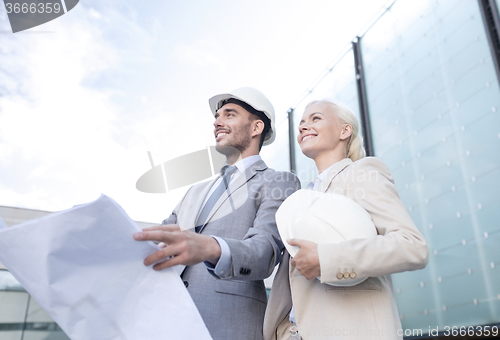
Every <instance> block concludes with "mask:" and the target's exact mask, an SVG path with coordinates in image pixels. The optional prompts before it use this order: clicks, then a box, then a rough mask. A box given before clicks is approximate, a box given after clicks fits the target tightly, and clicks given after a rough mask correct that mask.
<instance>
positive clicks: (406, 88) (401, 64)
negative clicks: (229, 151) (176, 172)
mask: <svg viewBox="0 0 500 340" xmlns="http://www.w3.org/2000/svg"><path fill="white" fill-rule="evenodd" d="M491 2H492V1H489V3H491ZM485 3H488V1H470V0H422V1H402V0H399V1H394V2H393V3H392V4H391V5H390V6H388V8H387V10H386V11H385V13H384V14H383V15H382V16H381V17H380V18H378V20H376V21H375V22H374V23H373V24H372V26H371V27H370V28H369V29H368V30H367V31H366V32H365V33H364V34H363V35H361V36H360V37H358V38H357V39H356V41H355V43H354V44H353V46H354V45H355V44H357V45H358V47H359V50H360V52H361V59H362V64H361V66H362V70H363V80H364V89H365V93H366V96H364V98H362V100H364V101H365V103H366V107H367V108H368V110H367V114H368V117H369V127H370V132H371V136H372V142H373V150H372V153H373V155H374V156H376V157H378V158H380V159H382V160H383V161H384V162H385V163H386V164H387V166H388V167H389V169H390V171H391V173H392V175H393V177H394V180H395V183H396V187H397V189H398V192H399V194H400V196H401V199H402V201H403V203H404V204H405V206H406V208H407V210H408V212H409V213H410V215H411V216H412V218H413V220H414V221H415V223H416V225H417V226H418V228H419V229H420V231H421V232H422V234H423V235H424V236H425V237H426V239H427V241H428V244H429V249H430V260H429V264H428V266H427V267H426V268H425V269H424V270H420V271H415V272H406V273H400V274H395V275H393V283H394V289H395V293H396V299H397V303H398V308H399V312H400V317H401V321H402V324H403V328H404V329H405V330H421V331H422V333H423V334H424V336H425V334H426V333H428V332H429V331H430V330H433V331H434V332H435V330H436V329H438V330H439V331H440V332H446V331H447V329H451V328H452V327H454V326H457V327H460V326H478V325H495V324H496V325H498V323H500V249H499V246H498V245H499V241H500V225H499V223H498V221H500V209H499V208H500V206H499V204H498V201H497V199H496V198H495V197H496V195H497V194H498V192H500V180H499V179H500V152H499V150H500V89H499V84H498V76H497V72H496V70H495V57H494V55H495V51H492V49H491V48H490V45H489V42H488V35H487V27H486V28H485V22H484V20H483V17H482V14H481V5H483V6H484V4H485ZM494 9H495V10H496V8H494ZM494 14H495V15H496V16H498V13H494ZM353 49H354V47H353V48H350V49H349V51H348V52H345V53H344V54H342V56H341V57H340V58H339V59H338V60H337V61H336V62H335V63H334V65H333V66H332V67H331V68H329V69H328V70H327V71H326V72H325V75H324V76H323V77H322V79H321V80H320V81H319V82H318V83H317V84H316V85H315V86H313V87H312V88H310V89H307V92H306V93H307V94H306V95H305V96H304V97H303V98H301V100H300V101H299V104H297V105H295V106H293V111H294V116H293V126H294V135H295V136H296V133H297V123H298V121H299V120H300V117H301V115H302V113H303V112H304V107H305V105H306V104H307V103H308V102H309V101H310V100H317V99H322V98H332V99H334V100H338V101H341V102H343V103H345V104H347V105H348V106H349V107H350V108H351V109H352V110H353V111H354V112H355V113H356V114H357V115H358V117H359V116H360V114H359V110H360V105H359V99H360V98H359V97H360V96H363V94H362V93H361V92H360V91H359V90H358V88H357V87H356V81H357V80H359V79H357V77H356V74H357V72H355V61H354V59H355V58H354V55H353ZM492 52H493V53H492ZM356 66H357V65H356ZM358 78H359V77H358ZM365 121H366V119H365ZM278 136H279V138H286V136H284V135H283V134H280V135H278ZM291 142H292V143H295V145H296V141H295V140H294V138H293V140H292V141H291ZM272 152H273V151H272V150H270V151H269V153H272ZM294 154H295V158H296V159H295V170H296V172H297V175H298V176H299V178H300V179H301V182H302V184H303V186H304V185H306V184H307V183H308V182H309V181H310V180H311V179H313V178H314V177H315V175H316V173H315V172H314V170H313V169H314V163H313V162H312V160H310V159H307V158H305V157H304V156H303V155H302V154H301V152H300V148H298V147H296V148H295V151H294ZM268 158H272V157H269V156H268ZM268 158H266V159H268ZM287 162H289V160H287ZM276 166H277V167H280V168H282V169H285V168H286V167H287V166H288V163H286V164H285V163H281V164H276ZM415 334H418V333H412V332H407V333H406V334H405V335H407V336H411V335H415Z"/></svg>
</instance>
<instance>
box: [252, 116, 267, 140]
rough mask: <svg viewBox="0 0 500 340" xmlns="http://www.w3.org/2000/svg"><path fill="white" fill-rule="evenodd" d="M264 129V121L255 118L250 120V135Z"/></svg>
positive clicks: (258, 133)
mask: <svg viewBox="0 0 500 340" xmlns="http://www.w3.org/2000/svg"><path fill="white" fill-rule="evenodd" d="M263 131H264V122H263V121H262V120H260V119H256V120H254V121H253V122H252V137H254V136H257V135H260V134H262V132H263Z"/></svg>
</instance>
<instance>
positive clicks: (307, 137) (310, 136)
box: [302, 135, 316, 141]
mask: <svg viewBox="0 0 500 340" xmlns="http://www.w3.org/2000/svg"><path fill="white" fill-rule="evenodd" d="M314 137H316V136H313V135H309V136H305V137H304V138H302V141H305V140H306V139H311V138H314Z"/></svg>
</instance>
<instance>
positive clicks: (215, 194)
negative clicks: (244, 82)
mask: <svg viewBox="0 0 500 340" xmlns="http://www.w3.org/2000/svg"><path fill="white" fill-rule="evenodd" d="M209 104H210V108H211V109H212V112H213V114H214V117H215V122H214V135H215V141H216V149H217V151H219V152H220V153H222V154H224V155H225V156H226V161H227V165H226V166H225V167H223V169H222V170H221V174H220V175H219V177H218V178H217V179H215V180H212V181H210V182H205V183H201V184H197V185H194V186H193V187H191V188H190V189H189V190H188V192H187V193H186V195H185V196H184V198H183V199H182V200H181V202H180V203H179V204H178V205H177V207H176V208H175V209H174V211H173V212H172V214H171V215H170V217H169V218H167V219H166V220H164V221H163V223H162V224H164V226H158V227H153V228H149V229H145V231H144V232H142V233H137V234H136V235H134V237H135V238H136V240H143V241H144V240H151V241H160V242H163V243H164V244H165V245H166V247H165V248H163V249H162V250H159V251H157V252H156V253H154V254H153V255H151V256H149V257H148V258H146V259H145V261H144V263H145V265H151V264H154V266H153V268H154V269H155V270H161V269H165V268H169V267H172V266H175V265H179V264H182V265H186V266H187V267H186V268H185V269H184V271H183V273H182V279H183V280H184V284H185V285H186V287H187V289H188V291H189V293H190V294H191V296H192V298H193V300H194V302H195V304H196V306H197V307H198V310H199V312H200V314H201V316H202V318H203V320H204V321H205V324H206V325H207V328H208V330H209V331H210V334H211V335H212V337H213V338H214V339H216V340H219V339H227V340H235V339H238V340H239V339H262V324H263V318H264V312H265V309H266V303H267V295H266V290H265V286H264V282H263V279H264V278H266V277H268V276H269V275H271V273H272V271H273V269H274V267H275V266H276V264H278V263H279V262H280V261H281V249H283V243H282V242H281V240H280V237H279V234H278V231H277V228H276V222H275V217H274V216H275V213H276V210H277V209H278V207H279V206H280V205H281V203H282V202H283V200H284V199H285V198H286V197H287V196H289V195H290V194H292V193H293V192H294V191H295V190H297V189H298V188H299V187H300V184H299V181H298V179H297V177H296V176H295V175H293V174H292V173H290V172H279V171H275V170H273V169H270V168H268V167H267V166H266V164H265V163H264V161H262V159H261V158H260V156H259V151H260V149H261V147H262V145H268V144H270V143H272V142H273V140H274V138H275V133H276V128H275V126H274V108H273V106H272V104H271V103H270V102H269V100H268V99H267V98H266V97H265V96H264V95H263V94H262V93H261V92H259V91H258V90H256V89H253V88H248V87H244V88H239V89H236V90H234V91H232V92H231V93H227V94H221V95H217V96H214V97H212V98H211V99H210V100H209ZM228 165H231V167H228ZM186 229H189V230H186ZM202 262H204V263H202Z"/></svg>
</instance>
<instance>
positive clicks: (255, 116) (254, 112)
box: [219, 98, 271, 151]
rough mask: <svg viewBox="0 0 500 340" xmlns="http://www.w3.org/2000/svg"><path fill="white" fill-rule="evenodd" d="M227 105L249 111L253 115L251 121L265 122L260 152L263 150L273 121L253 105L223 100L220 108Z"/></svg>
mask: <svg viewBox="0 0 500 340" xmlns="http://www.w3.org/2000/svg"><path fill="white" fill-rule="evenodd" d="M226 104H236V105H239V106H241V107H242V108H244V109H245V110H247V111H248V112H250V113H251V116H250V117H251V119H252V120H256V119H259V120H261V121H263V122H264V130H262V134H261V135H260V143H259V151H260V149H262V144H264V138H265V137H266V135H267V133H268V132H269V130H270V129H271V120H270V119H269V118H267V116H266V114H265V113H264V112H262V111H258V110H256V109H254V108H253V107H252V106H251V105H249V104H247V103H245V102H244V101H241V100H239V99H235V98H229V99H226V100H223V101H222V102H221V103H220V105H219V107H223V106H224V105H226Z"/></svg>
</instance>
